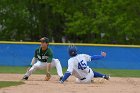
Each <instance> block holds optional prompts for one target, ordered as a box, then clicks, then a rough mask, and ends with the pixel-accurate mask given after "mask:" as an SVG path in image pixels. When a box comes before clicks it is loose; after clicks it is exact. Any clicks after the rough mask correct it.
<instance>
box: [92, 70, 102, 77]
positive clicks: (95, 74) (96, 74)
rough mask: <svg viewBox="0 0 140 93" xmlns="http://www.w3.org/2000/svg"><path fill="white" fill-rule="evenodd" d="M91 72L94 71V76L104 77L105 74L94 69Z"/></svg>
mask: <svg viewBox="0 0 140 93" xmlns="http://www.w3.org/2000/svg"><path fill="white" fill-rule="evenodd" d="M93 73H94V77H104V76H105V75H104V74H101V73H98V72H95V71H93Z"/></svg>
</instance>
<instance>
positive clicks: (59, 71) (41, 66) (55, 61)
mask: <svg viewBox="0 0 140 93" xmlns="http://www.w3.org/2000/svg"><path fill="white" fill-rule="evenodd" d="M53 67H56V70H57V74H58V75H59V76H60V77H62V76H63V72H62V67H61V64H60V61H59V60H58V59H54V58H53V59H52V62H51V68H53ZM46 68H47V63H46V62H40V61H37V62H36V63H35V64H34V65H33V66H32V67H31V68H30V70H29V71H27V72H26V74H25V75H26V76H28V77H29V76H30V75H31V74H32V73H33V72H34V71H35V70H37V69H46Z"/></svg>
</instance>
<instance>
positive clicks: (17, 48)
mask: <svg viewBox="0 0 140 93" xmlns="http://www.w3.org/2000/svg"><path fill="white" fill-rule="evenodd" d="M76 45H77V48H78V53H85V54H89V55H94V54H100V53H101V51H105V52H106V53H107V56H106V57H105V58H104V59H101V60H96V61H92V62H89V63H88V65H89V66H90V67H93V68H109V69H140V47H139V46H132V47H131V46H114V45H93V44H76ZM39 46H40V45H39V43H31V42H29V43H3V42H2V43H0V66H27V65H29V64H30V62H31V60H32V57H33V56H34V51H35V49H36V48H37V47H39ZM49 47H50V48H52V50H53V54H54V58H58V59H59V60H60V61H61V65H62V67H67V60H68V59H69V55H68V52H67V48H68V44H57V43H56V44H50V46H49Z"/></svg>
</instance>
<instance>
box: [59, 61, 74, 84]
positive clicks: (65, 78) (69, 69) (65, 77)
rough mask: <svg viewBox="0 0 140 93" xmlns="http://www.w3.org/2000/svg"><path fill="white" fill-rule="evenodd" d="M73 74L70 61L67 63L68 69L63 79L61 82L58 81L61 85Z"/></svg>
mask: <svg viewBox="0 0 140 93" xmlns="http://www.w3.org/2000/svg"><path fill="white" fill-rule="evenodd" d="M72 72H73V63H72V62H70V60H69V61H68V69H67V71H66V72H65V74H64V77H63V78H62V80H61V81H60V83H63V82H64V81H65V80H67V79H68V78H69V76H70V75H71V74H72Z"/></svg>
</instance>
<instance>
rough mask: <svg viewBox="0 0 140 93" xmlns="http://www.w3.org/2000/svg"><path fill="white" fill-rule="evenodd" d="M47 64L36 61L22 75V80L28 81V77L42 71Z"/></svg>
mask: <svg viewBox="0 0 140 93" xmlns="http://www.w3.org/2000/svg"><path fill="white" fill-rule="evenodd" d="M46 65H47V63H43V62H40V61H37V62H36V63H35V64H34V65H33V66H32V67H31V68H30V69H29V70H28V71H27V72H26V73H25V75H24V77H23V79H24V80H28V78H29V76H30V75H31V74H32V73H33V72H35V71H36V70H37V69H44V68H45V67H46Z"/></svg>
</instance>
